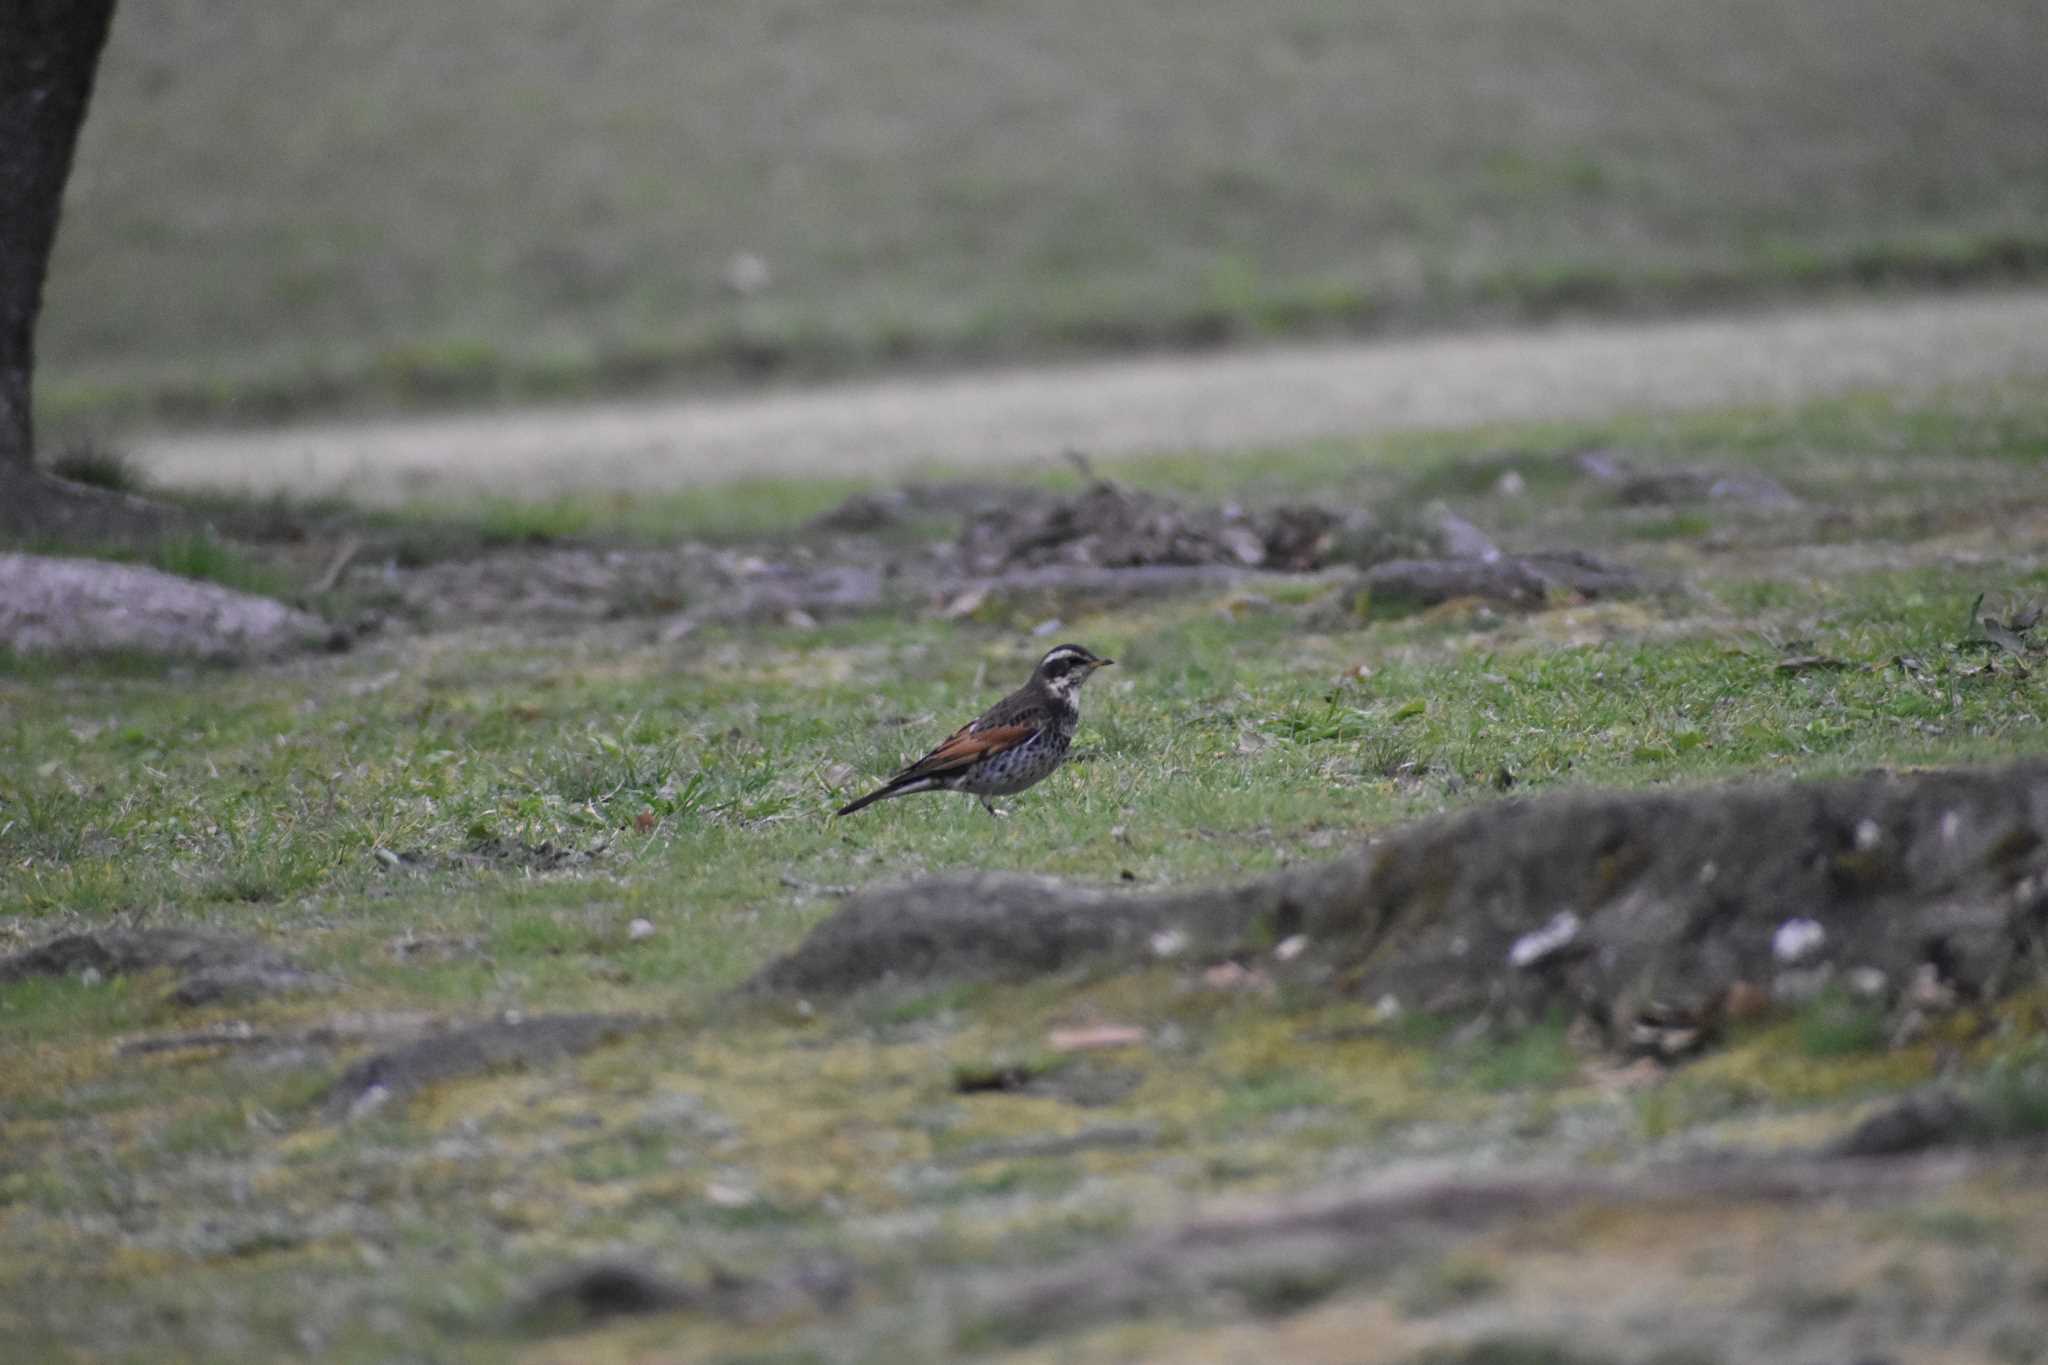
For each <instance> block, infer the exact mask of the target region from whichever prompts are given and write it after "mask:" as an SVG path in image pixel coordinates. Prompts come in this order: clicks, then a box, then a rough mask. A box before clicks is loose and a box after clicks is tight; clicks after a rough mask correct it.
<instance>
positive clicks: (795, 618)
mask: <svg viewBox="0 0 2048 1365" xmlns="http://www.w3.org/2000/svg"><path fill="white" fill-rule="evenodd" d="M782 624H783V625H785V626H788V627H789V628H790V629H791V630H816V629H817V628H818V618H817V617H815V616H813V615H811V614H810V613H809V612H807V611H805V610H804V609H803V608H802V607H791V608H790V609H789V610H788V611H786V612H784V613H783V615H782Z"/></svg>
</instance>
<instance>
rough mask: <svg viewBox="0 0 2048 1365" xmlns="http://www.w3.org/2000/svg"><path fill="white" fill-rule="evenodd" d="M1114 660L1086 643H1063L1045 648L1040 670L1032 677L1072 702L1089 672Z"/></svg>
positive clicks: (1054, 693) (1055, 694) (1039, 665)
mask: <svg viewBox="0 0 2048 1365" xmlns="http://www.w3.org/2000/svg"><path fill="white" fill-rule="evenodd" d="M1115 662H1116V660H1114V659H1105V658H1103V657H1102V656H1101V655H1100V654H1097V653H1096V652H1095V651H1094V650H1092V649H1089V648H1088V647H1087V646H1085V645H1060V646H1058V647H1056V648H1054V649H1049V650H1047V651H1046V654H1045V657H1044V658H1043V659H1040V660H1039V661H1038V669H1037V671H1036V672H1034V673H1033V674H1032V675H1031V676H1032V678H1033V680H1034V681H1036V682H1038V683H1040V684H1042V685H1043V686H1044V687H1045V688H1046V689H1047V690H1048V691H1050V692H1051V693H1052V694H1053V695H1054V696H1056V697H1063V698H1065V699H1067V700H1069V701H1071V700H1073V698H1074V695H1075V694H1076V693H1077V692H1079V691H1080V690H1081V684H1082V683H1083V682H1085V681H1087V678H1088V675H1089V674H1091V673H1093V672H1094V671H1095V670H1096V669H1098V668H1102V667H1105V666H1107V665H1109V664H1113V663H1115Z"/></svg>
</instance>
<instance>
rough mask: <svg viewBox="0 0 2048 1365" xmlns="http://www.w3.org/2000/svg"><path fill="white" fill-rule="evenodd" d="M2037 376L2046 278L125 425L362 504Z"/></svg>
mask: <svg viewBox="0 0 2048 1365" xmlns="http://www.w3.org/2000/svg"><path fill="white" fill-rule="evenodd" d="M2011 376H2048V290H2025V291H2019V290H2015V291H2006V292H2000V293H1986V294H1973V295H1964V296H1943V297H1939V298H1925V299H1915V300H1887V301H1879V302H1856V303H1847V304H1835V305H1830V306H1826V307H1811V308H1804V309H1799V310H1794V311H1784V312H1776V313H1758V314H1750V315H1743V316H1735V317H1717V318H1705V319H1688V320H1683V321H1676V322H1653V323H1629V324H1602V325H1579V326H1563V327H1555V328H1547V329H1542V330H1536V331H1519V332H1505V331H1504V332H1488V333H1478V334H1465V335H1458V336H1449V337H1440V338H1431V339H1423V340H1403V341H1388V342H1378V343H1363V344H1344V345H1327V346H1294V347H1286V348H1273V349H1266V350H1251V351H1234V352H1227V353H1221V354H1213V355H1192V356H1189V355H1176V356H1163V357H1154V358H1148V359H1135V360H1120V361H1107V362H1098V363H1093V364H1076V365H1059V366H1045V367H1039V368H1032V369H1020V370H1010V371H992V372H985V373H966V374H950V375H946V376H942V377H932V376H918V377H907V378H897V379H885V380H879V381H869V382H861V383H847V384H837V385H831V386H826V387H820V388H813V389H795V390H775V391H770V392H765V393H756V394H748V395H743V396H728V397H716V398H683V399H671V400H660V401H644V402H631V403H627V402H610V403H596V404H590V405H586V406H581V407H573V408H551V409H523V410H512V411H499V412H491V413H485V414H478V415H470V416H453V417H429V418H409V419H398V420H379V421H359V422H351V423H346V424H342V423H336V424H327V425H308V426H297V427H288V428H283V429H278V430H268V431H255V432H248V431H238V432H232V433H182V434H178V435H164V436H157V437H142V438H138V439H137V440H136V441H135V442H134V443H133V448H134V450H135V453H136V455H137V457H138V459H139V460H140V461H141V462H142V464H143V465H144V467H145V468H146V469H147V470H148V472H149V474H150V475H151V476H152V477H154V478H157V479H159V480H161V481H163V482H165V483H171V484H181V485H214V486H225V487H240V488H246V489H253V490H273V489H287V490H290V491H293V492H296V493H315V492H324V491H330V490H345V491H346V492H348V493H349V494H350V495H351V496H354V497H357V498H360V499H363V500H366V501H372V502H378V501H383V502H389V501H396V500H399V499H402V498H405V497H408V496H414V495H419V494H423V493H431V492H444V493H455V492H461V491H467V490H476V489H489V490H490V491H491V492H493V493H500V494H520V495H524V496H544V495H547V494H550V493H554V492H558V491H561V490H564V489H568V488H581V489H591V488H599V489H633V490H658V489H670V488H678V487H687V486H689V485H691V484H696V483H704V482H709V481H714V480H720V479H728V478H735V477H741V476H749V475H765V474H804V473H811V472H817V471H831V472H847V473H859V474H868V475H886V474H895V473H901V472H903V471H905V470H907V469H912V468H916V467H918V466H920V465H928V464H935V463H943V464H946V465H950V466H955V467H958V466H969V465H976V464H988V465H994V464H1001V463H1005V462H1024V461H1034V460H1044V459H1047V458H1049V457H1051V456H1054V455H1056V454H1057V453H1058V452H1059V451H1061V450H1063V449H1065V448H1068V447H1078V448H1080V449H1083V450H1086V451H1089V452H1090V453H1093V454H1137V453H1143V452H1147V451H1165V450H1212V451H1218V452H1229V451H1241V450H1247V449H1256V448H1258V447H1261V446H1272V445H1278V444H1284V443H1288V442H1296V441H1302V440H1307V439H1312V438H1315V437H1321V436H1341V435H1348V434H1357V433H1364V432H1374V431H1391V430H1399V429H1415V428H1427V427H1460V426H1468V425H1472V424H1475V423H1480V422H1491V421H1506V420H1518V419H1544V418H1572V417H1588V416H1597V415H1600V414H1604V413H1612V412H1620V411H1628V410H1653V409H1667V410H1668V409H1681V408H1693V407H1708V406H1715V405H1722V404H1730V403H1743V402H1756V401H1769V400H1776V399H1791V398H1799V397H1807V396H1815V395H1821V394H1827V393H1837V392H1841V391H1844V390H1849V389H1856V388H1863V387H1875V386H1915V387H1918V386H1927V385H1934V384H1941V383H1947V382H1953V381H1958V380H1984V379H1996V378H2002V377H2011Z"/></svg>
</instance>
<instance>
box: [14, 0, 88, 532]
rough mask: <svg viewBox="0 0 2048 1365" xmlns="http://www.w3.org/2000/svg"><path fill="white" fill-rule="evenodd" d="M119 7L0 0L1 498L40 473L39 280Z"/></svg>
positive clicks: (82, 0)
mask: <svg viewBox="0 0 2048 1365" xmlns="http://www.w3.org/2000/svg"><path fill="white" fill-rule="evenodd" d="M113 14H114V0H0V499H5V500H9V501H12V500H13V499H14V498H16V497H19V496H26V495H28V494H29V492H30V491H31V489H32V488H33V486H34V485H35V484H36V482H37V479H36V475H35V463H34V462H35V430H34V425H33V421H32V419H31V416H30V408H29V398H30V384H31V381H32V379H33V376H34V372H35V331H36V318H37V315H38V314H40V313H41V312H42V306H43V277H44V274H45V273H46V271H47V270H48V267H49V264H50V244H51V242H52V241H53V240H54V239H55V238H56V235H57V215H58V211H59V209H60V208H61V207H62V204H63V200H64V182H65V180H66V179H67V178H69V176H70V174H71V154H72V151H73V149H75V148H76V147H77V145H78V129H79V125H81V124H83V123H84V122H85V108H86V102H87V101H88V100H89V99H90V98H91V96H92V80H93V72H94V70H95V69H96V68H97V67H98V65H99V58H100V49H101V47H103V46H104V45H105V43H106V39H107V28H108V25H109V23H110V22H111V20H112V19H113Z"/></svg>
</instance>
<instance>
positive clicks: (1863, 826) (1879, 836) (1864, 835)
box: [1856, 819, 1884, 853]
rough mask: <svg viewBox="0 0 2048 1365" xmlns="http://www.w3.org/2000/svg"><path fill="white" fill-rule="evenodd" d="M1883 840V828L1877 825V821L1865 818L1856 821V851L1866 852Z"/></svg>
mask: <svg viewBox="0 0 2048 1365" xmlns="http://www.w3.org/2000/svg"><path fill="white" fill-rule="evenodd" d="M1883 842H1884V830H1882V829H1881V828H1879V827H1878V823H1877V821H1875V820H1868V819H1866V820H1859V821H1857V822H1856V851H1857V852H1858V853H1868V852H1870V850H1872V849H1873V848H1876V847H1877V846H1878V845H1879V844H1881V843H1883Z"/></svg>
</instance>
